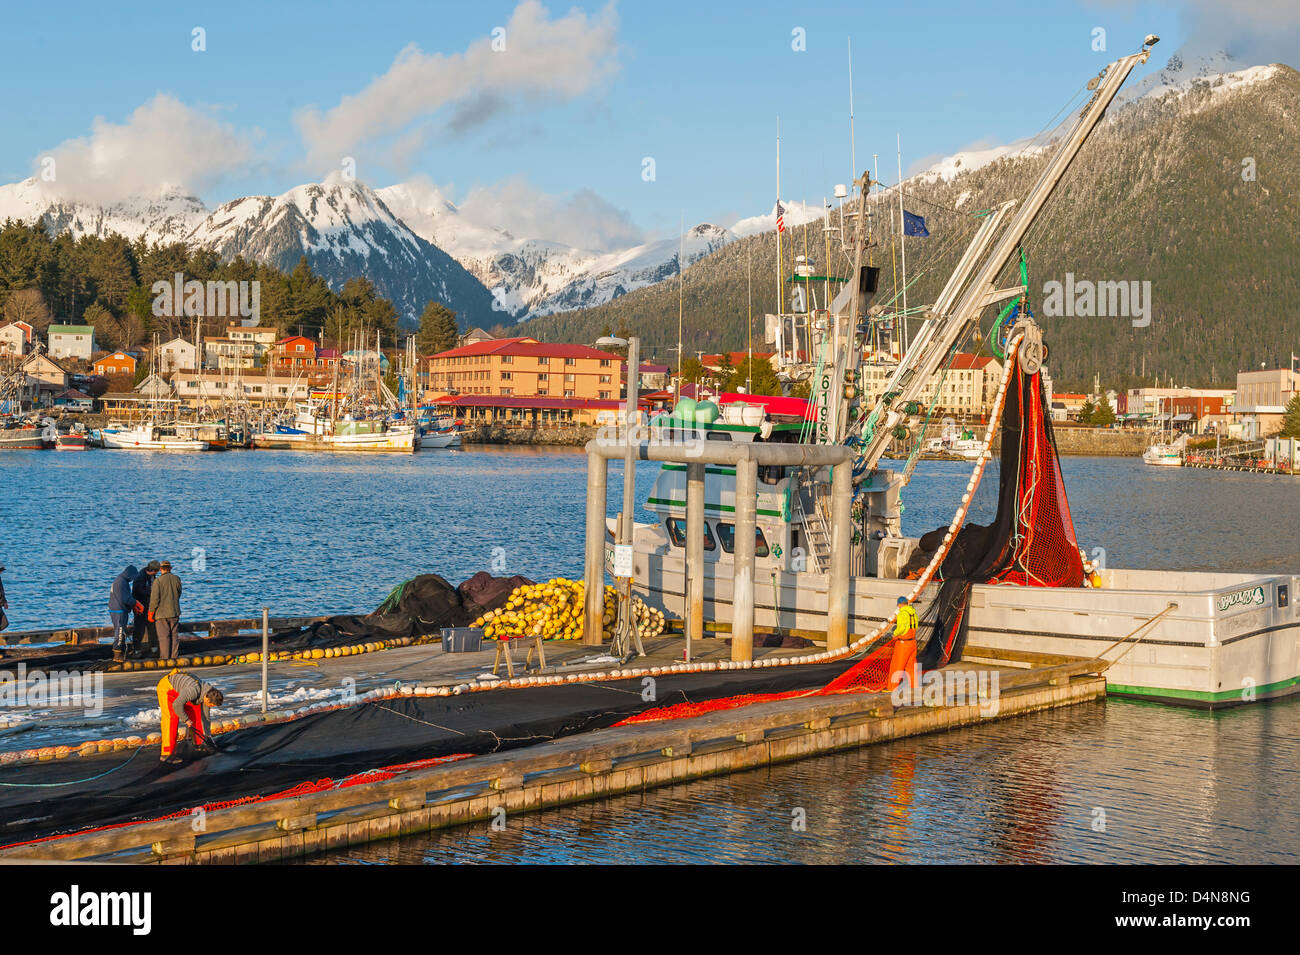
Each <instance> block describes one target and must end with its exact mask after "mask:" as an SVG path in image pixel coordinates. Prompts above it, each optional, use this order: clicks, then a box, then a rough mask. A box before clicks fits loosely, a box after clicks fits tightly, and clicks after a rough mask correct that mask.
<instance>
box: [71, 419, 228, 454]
mask: <svg viewBox="0 0 1300 955" xmlns="http://www.w3.org/2000/svg"><path fill="white" fill-rule="evenodd" d="M96 437H97V438H98V441H99V444H100V446H101V447H104V448H112V449H116V450H121V451H206V450H208V442H206V441H201V440H198V439H196V438H187V437H184V436H182V435H180V434H178V433H177V430H176V428H175V426H174V425H162V424H154V423H153V422H148V423H145V424H140V425H135V426H134V427H125V426H122V425H109V426H108V427H105V428H99V429H98V430H97V432H96Z"/></svg>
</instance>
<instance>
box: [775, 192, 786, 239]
mask: <svg viewBox="0 0 1300 955" xmlns="http://www.w3.org/2000/svg"><path fill="white" fill-rule="evenodd" d="M776 231H777V232H784V231H785V206H783V205H781V200H780V199H778V200H776Z"/></svg>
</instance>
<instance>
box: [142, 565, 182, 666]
mask: <svg viewBox="0 0 1300 955" xmlns="http://www.w3.org/2000/svg"><path fill="white" fill-rule="evenodd" d="M161 568H162V572H161V573H160V574H159V575H158V576H157V577H155V578H154V582H153V586H152V587H150V588H149V622H150V623H152V624H153V625H154V629H155V630H156V631H157V635H158V659H159V660H174V659H176V654H177V653H179V652H180V648H181V647H180V643H181V641H180V622H181V579H180V578H179V577H177V576H176V575H175V574H173V573H172V562H171V561H169V560H164V561H163V562H162V565H161Z"/></svg>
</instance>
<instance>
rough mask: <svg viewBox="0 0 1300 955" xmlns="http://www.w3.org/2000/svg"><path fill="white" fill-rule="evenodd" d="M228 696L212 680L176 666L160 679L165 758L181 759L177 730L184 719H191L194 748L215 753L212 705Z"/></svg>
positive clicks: (160, 708)
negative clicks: (183, 671)
mask: <svg viewBox="0 0 1300 955" xmlns="http://www.w3.org/2000/svg"><path fill="white" fill-rule="evenodd" d="M223 702H225V697H224V696H223V695H222V693H221V691H220V690H218V689H217V688H216V687H215V686H213V685H212V684H211V683H204V682H201V681H200V680H198V679H196V678H194V677H192V676H190V675H189V674H188V673H182V672H181V671H180V670H172V671H171V672H170V673H168V674H167V675H166V676H165V677H163V678H162V679H161V680H159V681H158V710H159V713H160V715H161V717H162V757H161V758H162V761H163V762H164V763H179V762H181V759H180V757H179V756H177V755H176V733H177V730H179V729H180V725H181V722H182V721H184V722H188V723H189V726H190V735H191V736H192V737H193V739H194V748H195V749H196V750H197V751H198V752H199V753H202V754H207V753H215V752H216V751H217V750H216V747H215V746H213V745H212V728H211V725H210V724H209V722H208V708H209V707H212V706H220V705H221V704H222V703H223Z"/></svg>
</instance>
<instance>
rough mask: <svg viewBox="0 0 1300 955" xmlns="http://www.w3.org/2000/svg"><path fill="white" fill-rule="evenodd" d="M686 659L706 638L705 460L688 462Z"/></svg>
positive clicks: (687, 659) (688, 659)
mask: <svg viewBox="0 0 1300 955" xmlns="http://www.w3.org/2000/svg"><path fill="white" fill-rule="evenodd" d="M686 593H687V605H686V661H687V662H688V663H689V662H690V659H691V651H692V649H694V643H695V641H697V640H702V639H704V462H702V461H692V462H690V463H689V464H687V465H686Z"/></svg>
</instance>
